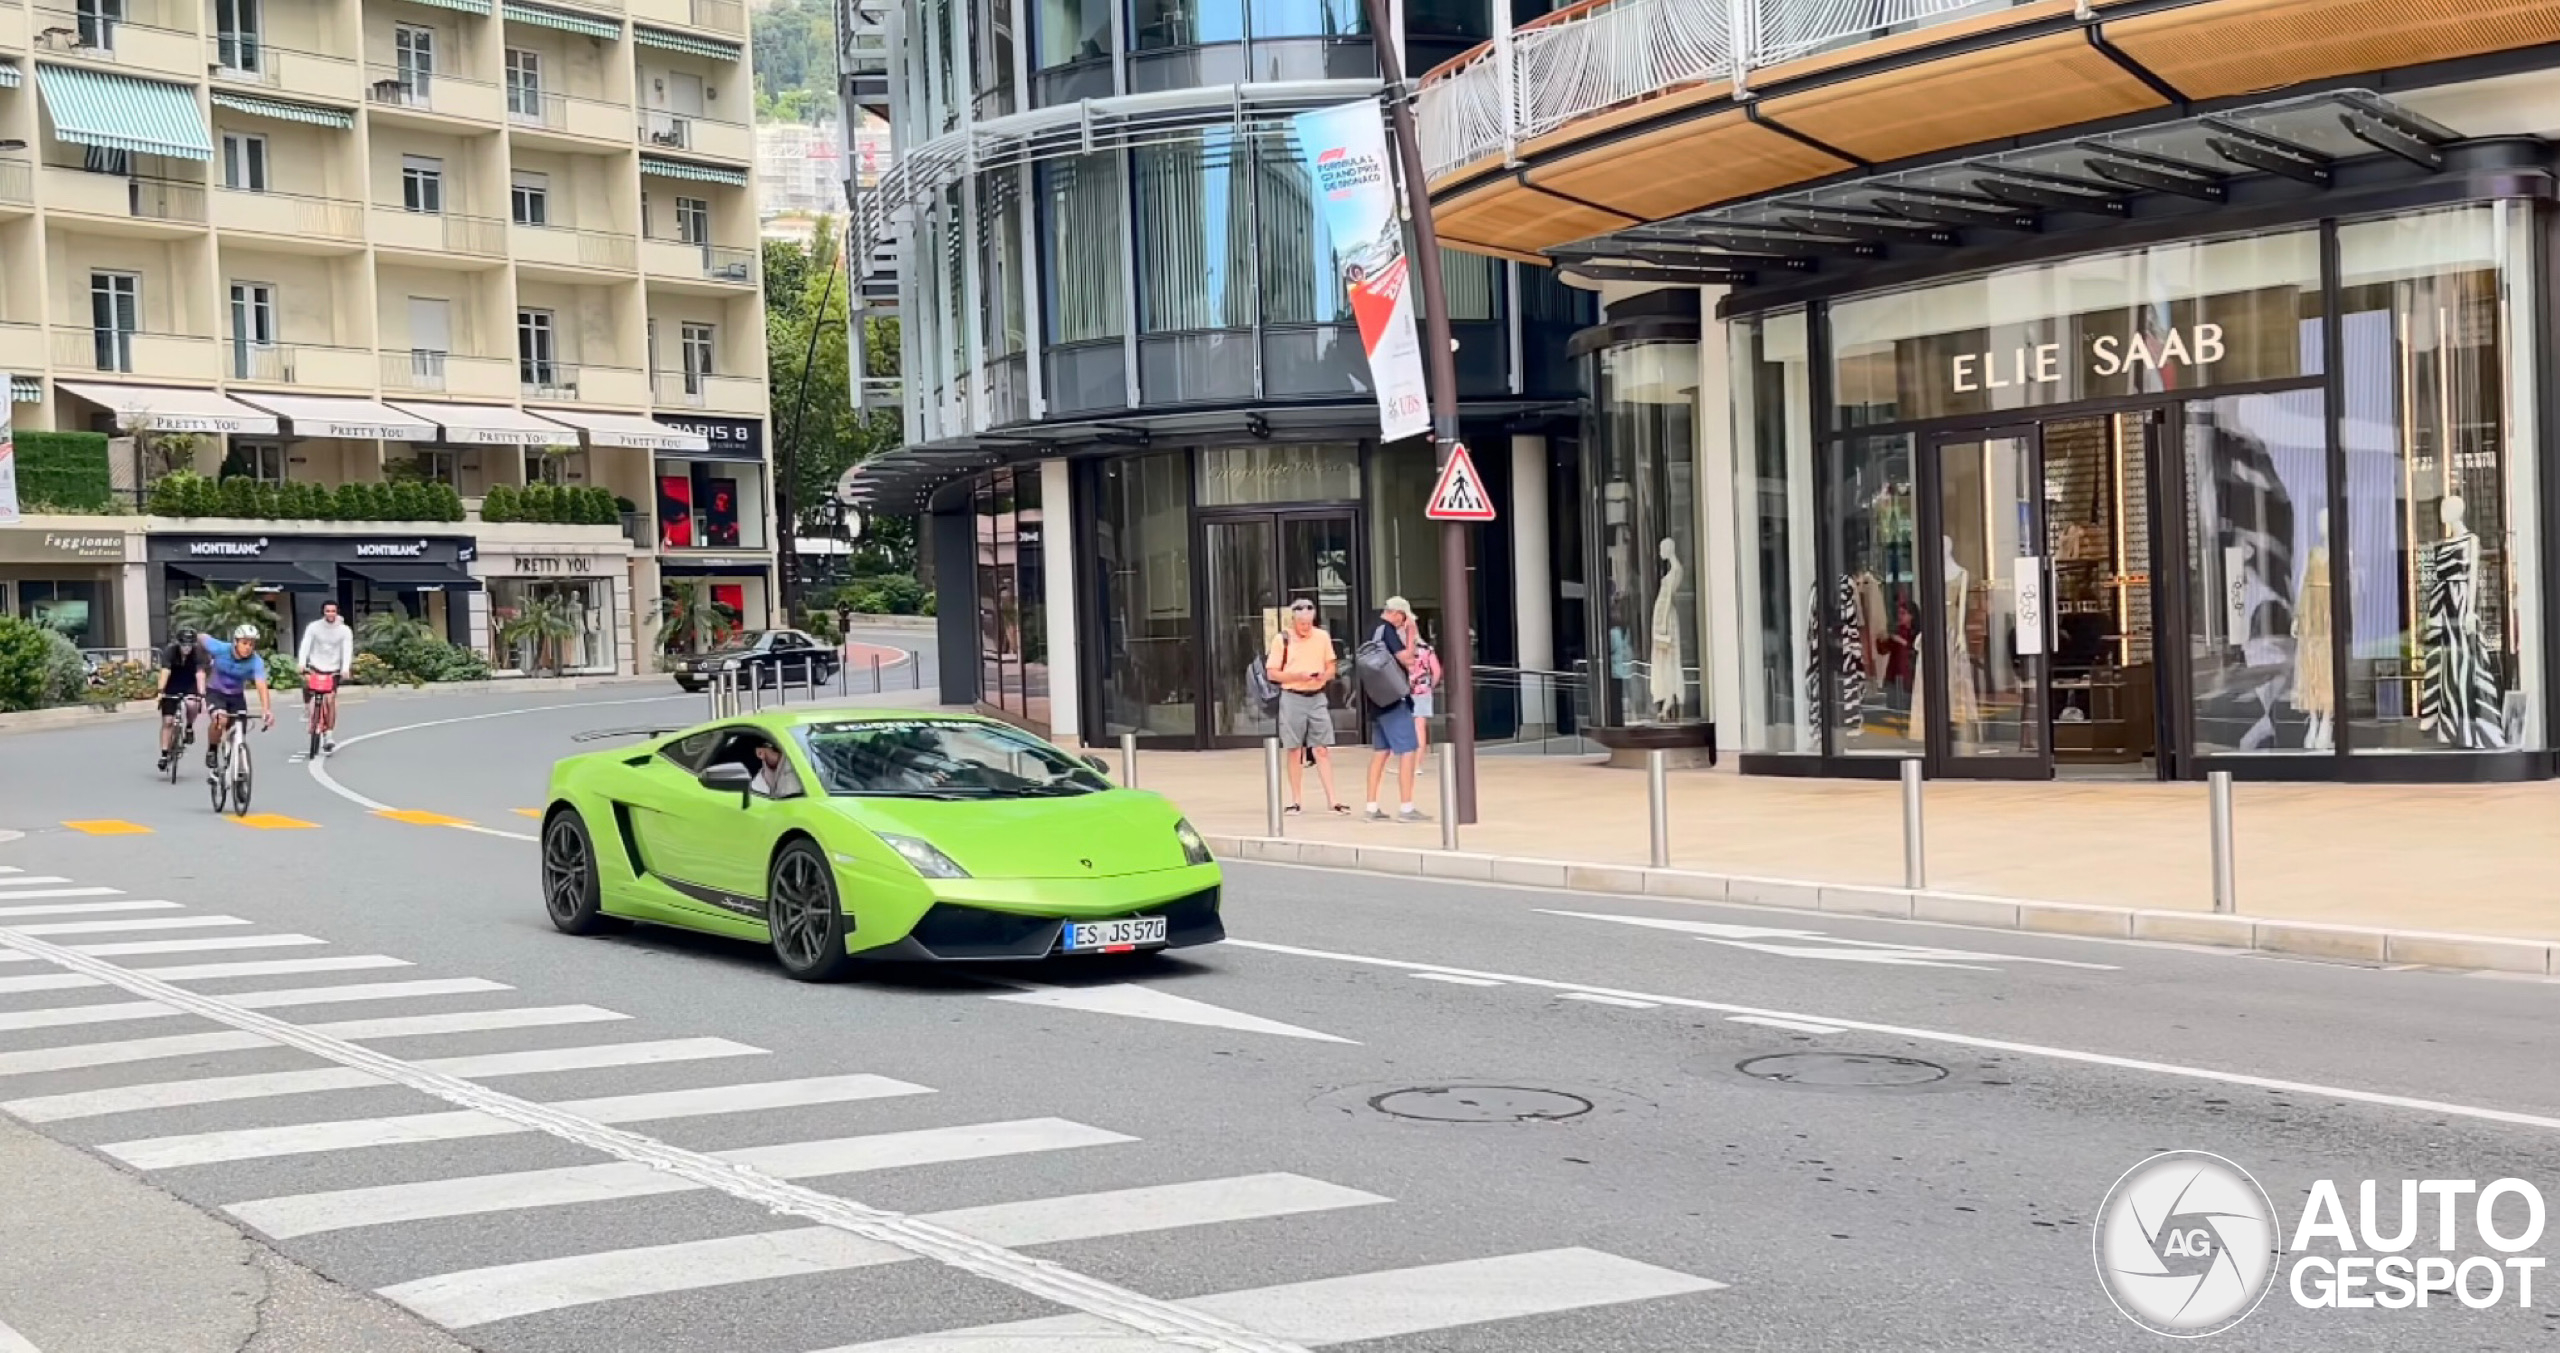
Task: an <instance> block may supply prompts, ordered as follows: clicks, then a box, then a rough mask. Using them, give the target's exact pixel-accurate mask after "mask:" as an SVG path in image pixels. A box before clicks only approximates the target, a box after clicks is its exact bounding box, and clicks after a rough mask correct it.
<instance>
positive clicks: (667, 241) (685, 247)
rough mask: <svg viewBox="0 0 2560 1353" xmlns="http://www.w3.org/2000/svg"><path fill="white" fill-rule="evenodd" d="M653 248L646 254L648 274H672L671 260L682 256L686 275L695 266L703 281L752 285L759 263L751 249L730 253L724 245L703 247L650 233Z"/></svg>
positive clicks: (703, 244) (692, 242)
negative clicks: (686, 271)
mask: <svg viewBox="0 0 2560 1353" xmlns="http://www.w3.org/2000/svg"><path fill="white" fill-rule="evenodd" d="M647 239H648V241H649V243H650V244H651V245H653V246H656V247H654V248H653V249H652V250H651V251H650V264H649V270H650V271H651V272H653V273H670V274H671V273H673V272H675V271H676V268H675V266H674V263H673V261H674V259H675V258H676V257H677V256H679V255H682V256H683V257H684V259H685V260H686V263H687V265H688V268H687V270H688V271H690V270H691V267H692V266H693V265H698V266H699V267H700V269H701V274H702V277H703V279H704V280H706V281H711V282H736V283H740V284H742V285H750V286H751V285H753V284H754V283H755V282H756V280H757V273H758V271H759V268H760V260H759V259H758V257H757V255H756V251H755V250H753V249H732V248H730V247H729V246H727V245H724V244H705V243H703V242H701V241H699V240H688V239H682V238H679V237H677V236H674V235H669V234H664V233H660V232H657V231H652V232H650V233H649V235H648V236H647Z"/></svg>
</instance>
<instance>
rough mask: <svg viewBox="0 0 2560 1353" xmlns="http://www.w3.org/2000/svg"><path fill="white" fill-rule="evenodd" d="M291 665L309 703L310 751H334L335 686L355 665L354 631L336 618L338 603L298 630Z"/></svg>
mask: <svg viewBox="0 0 2560 1353" xmlns="http://www.w3.org/2000/svg"><path fill="white" fill-rule="evenodd" d="M293 662H294V665H295V666H297V667H299V668H301V669H302V689H303V691H304V693H305V695H306V697H307V698H308V699H309V700H310V702H311V752H310V754H311V755H313V756H318V755H320V754H321V753H322V752H334V751H336V750H338V743H337V740H336V739H335V738H334V737H332V736H331V735H332V734H334V733H336V732H337V731H338V683H339V682H342V681H344V680H346V679H347V677H348V676H349V675H351V674H353V672H354V671H355V666H356V632H355V629H354V627H353V626H350V625H349V624H347V622H346V621H344V620H341V619H339V618H338V603H336V602H334V601H333V602H329V603H328V604H326V605H324V606H322V607H321V608H320V618H319V619H317V620H314V621H312V622H311V623H310V624H308V625H305V626H303V627H302V643H301V645H300V646H298V647H297V648H295V649H294V652H293Z"/></svg>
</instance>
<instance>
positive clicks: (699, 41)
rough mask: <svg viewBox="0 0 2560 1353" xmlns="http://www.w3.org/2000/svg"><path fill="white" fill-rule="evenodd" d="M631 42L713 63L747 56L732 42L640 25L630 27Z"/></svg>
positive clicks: (743, 50)
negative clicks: (700, 58) (704, 57)
mask: <svg viewBox="0 0 2560 1353" xmlns="http://www.w3.org/2000/svg"><path fill="white" fill-rule="evenodd" d="M631 40H632V41H633V42H636V43H639V44H640V45H641V46H643V47H657V48H662V49H664V50H666V51H670V52H683V53H684V54H685V55H687V56H707V57H710V58H711V59H712V60H714V61H735V60H738V59H739V58H740V57H743V56H745V55H746V54H747V51H746V49H745V48H744V47H741V46H739V45H738V44H737V43H734V42H717V41H714V40H712V39H710V38H697V37H694V36H692V35H690V34H686V33H670V32H668V31H666V30H665V29H662V28H650V27H646V26H644V25H641V24H633V25H631Z"/></svg>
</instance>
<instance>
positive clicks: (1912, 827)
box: [1902, 757, 1929, 892]
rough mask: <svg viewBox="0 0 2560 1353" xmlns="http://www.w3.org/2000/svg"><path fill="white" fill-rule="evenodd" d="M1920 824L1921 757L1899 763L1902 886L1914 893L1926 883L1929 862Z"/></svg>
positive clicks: (1905, 759) (1924, 886)
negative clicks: (1900, 781) (1900, 782)
mask: <svg viewBox="0 0 2560 1353" xmlns="http://www.w3.org/2000/svg"><path fill="white" fill-rule="evenodd" d="M1922 842H1923V836H1922V831H1921V825H1920V758H1918V757H1906V758H1904V760H1903V762H1902V886H1903V887H1905V888H1909V889H1910V890H1912V891H1913V892H1918V891H1919V890H1921V889H1923V888H1926V887H1928V886H1929V865H1928V855H1927V851H1926V848H1925V847H1924V845H1923V843H1922Z"/></svg>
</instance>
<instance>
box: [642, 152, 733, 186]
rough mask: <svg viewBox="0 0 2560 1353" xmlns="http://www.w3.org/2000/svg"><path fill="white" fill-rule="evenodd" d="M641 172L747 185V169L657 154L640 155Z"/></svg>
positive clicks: (668, 176)
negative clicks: (729, 167)
mask: <svg viewBox="0 0 2560 1353" xmlns="http://www.w3.org/2000/svg"><path fill="white" fill-rule="evenodd" d="M640 172H641V173H643V174H655V175H657V176H658V177H659V178H662V179H692V180H694V181H695V182H697V183H725V184H728V185H729V186H730V187H732V188H744V187H746V186H747V171H745V170H743V169H722V168H721V167H719V166H718V165H711V164H695V163H694V162H693V161H691V160H665V159H660V158H659V157H657V156H655V155H643V156H641V157H640Z"/></svg>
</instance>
